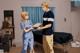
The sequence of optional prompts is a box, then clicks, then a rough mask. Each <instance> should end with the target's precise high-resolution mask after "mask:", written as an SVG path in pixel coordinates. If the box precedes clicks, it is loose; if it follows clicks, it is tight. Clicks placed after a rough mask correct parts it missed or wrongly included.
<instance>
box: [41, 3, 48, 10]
mask: <svg viewBox="0 0 80 53" xmlns="http://www.w3.org/2000/svg"><path fill="white" fill-rule="evenodd" d="M41 6H42V9H43V11H47V10H48V9H49V5H48V3H47V2H43V3H42V4H41Z"/></svg>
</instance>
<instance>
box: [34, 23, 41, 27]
mask: <svg viewBox="0 0 80 53" xmlns="http://www.w3.org/2000/svg"><path fill="white" fill-rule="evenodd" d="M39 26H41V23H36V24H34V25H33V27H39Z"/></svg>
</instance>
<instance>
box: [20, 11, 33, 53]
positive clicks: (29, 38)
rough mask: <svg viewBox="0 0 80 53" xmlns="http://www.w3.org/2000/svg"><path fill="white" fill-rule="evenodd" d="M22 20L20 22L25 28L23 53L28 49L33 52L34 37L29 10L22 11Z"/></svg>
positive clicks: (22, 27)
mask: <svg viewBox="0 0 80 53" xmlns="http://www.w3.org/2000/svg"><path fill="white" fill-rule="evenodd" d="M21 17H22V21H21V23H20V26H21V29H22V30H23V48H22V53H26V52H27V49H28V48H29V49H30V53H32V52H33V44H34V37H33V33H32V29H33V28H32V23H31V21H30V20H29V15H28V12H22V13H21Z"/></svg>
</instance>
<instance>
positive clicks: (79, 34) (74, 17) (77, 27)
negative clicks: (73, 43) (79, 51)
mask: <svg viewBox="0 0 80 53" xmlns="http://www.w3.org/2000/svg"><path fill="white" fill-rule="evenodd" d="M71 22H72V34H73V36H74V40H78V41H80V10H79V9H75V10H73V11H71Z"/></svg>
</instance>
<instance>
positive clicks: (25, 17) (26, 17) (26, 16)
mask: <svg viewBox="0 0 80 53" xmlns="http://www.w3.org/2000/svg"><path fill="white" fill-rule="evenodd" d="M21 17H22V19H23V20H28V19H29V15H28V12H21Z"/></svg>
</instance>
